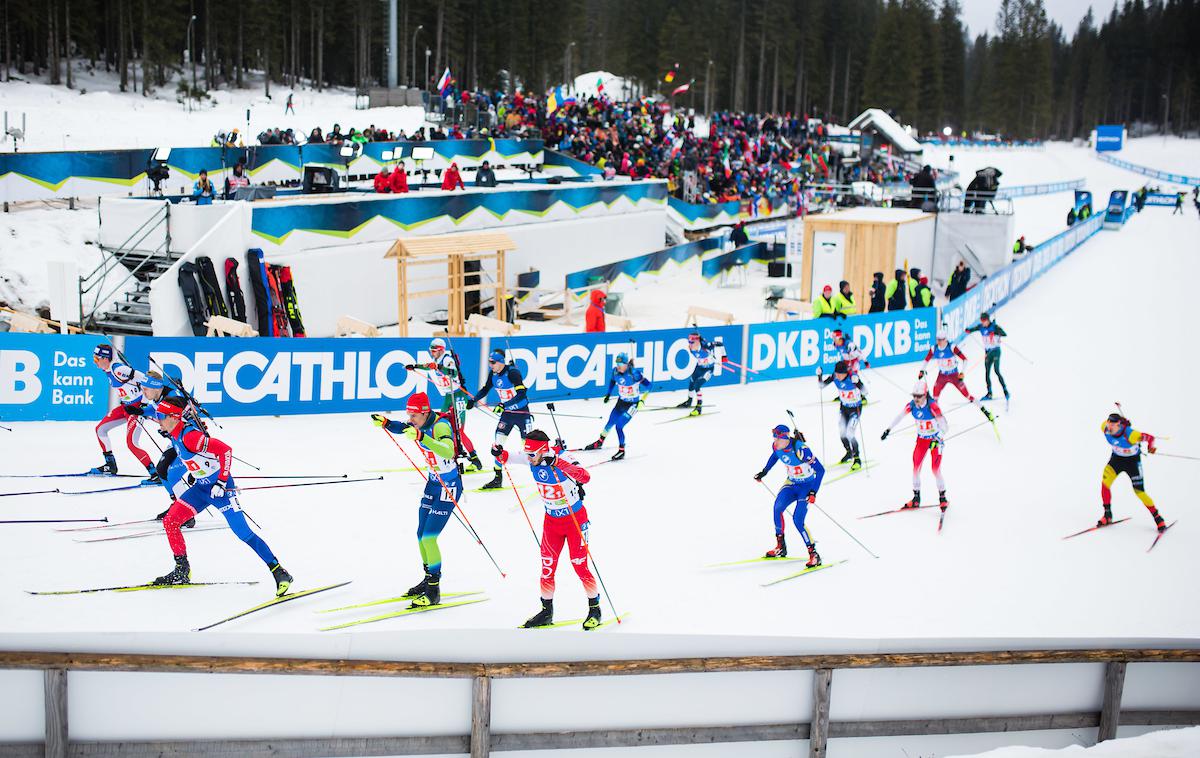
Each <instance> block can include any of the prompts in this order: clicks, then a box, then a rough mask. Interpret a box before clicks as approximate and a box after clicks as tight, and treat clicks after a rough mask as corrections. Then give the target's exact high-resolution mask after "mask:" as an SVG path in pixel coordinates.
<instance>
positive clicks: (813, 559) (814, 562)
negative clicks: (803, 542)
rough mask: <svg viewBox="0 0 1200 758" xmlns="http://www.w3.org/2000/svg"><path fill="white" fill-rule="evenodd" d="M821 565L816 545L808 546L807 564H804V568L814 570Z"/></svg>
mask: <svg viewBox="0 0 1200 758" xmlns="http://www.w3.org/2000/svg"><path fill="white" fill-rule="evenodd" d="M820 565H821V554H820V553H818V552H817V546H816V545H809V546H808V562H807V563H805V564H804V566H805V568H816V567H817V566H820Z"/></svg>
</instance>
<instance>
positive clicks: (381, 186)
mask: <svg viewBox="0 0 1200 758" xmlns="http://www.w3.org/2000/svg"><path fill="white" fill-rule="evenodd" d="M375 191H376V192H391V191H392V172H391V171H388V167H387V164H386V163H385V164H383V166H382V167H381V168H380V169H379V173H378V174H376V175H375Z"/></svg>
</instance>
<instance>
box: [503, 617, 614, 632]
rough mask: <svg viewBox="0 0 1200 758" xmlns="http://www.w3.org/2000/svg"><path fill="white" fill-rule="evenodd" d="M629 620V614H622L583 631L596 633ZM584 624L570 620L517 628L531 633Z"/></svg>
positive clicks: (580, 621) (581, 620) (580, 620)
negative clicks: (610, 625)
mask: <svg viewBox="0 0 1200 758" xmlns="http://www.w3.org/2000/svg"><path fill="white" fill-rule="evenodd" d="M627 618H629V614H628V613H622V614H621V615H620V616H616V617H614V618H610V619H607V620H605V621H601V622H600V623H599V624H596V625H595V626H593V627H592V628H591V629H584V630H583V631H585V632H594V631H596V630H597V629H603V628H604V627H606V626H608V625H609V624H616V623H618V622H623V621H625V619H627ZM583 622H584V619H568V620H566V621H554V622H552V623H549V624H542V625H541V626H518V627H517V628H518V629H529V630H531V631H537V630H538V629H560V628H562V627H566V626H576V625H579V626H582V625H583Z"/></svg>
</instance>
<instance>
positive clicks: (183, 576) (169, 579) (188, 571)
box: [151, 555, 192, 586]
mask: <svg viewBox="0 0 1200 758" xmlns="http://www.w3.org/2000/svg"><path fill="white" fill-rule="evenodd" d="M191 581H192V567H191V566H189V565H188V559H187V556H186V555H177V556H175V568H174V569H172V570H171V572H170V573H168V574H163V575H162V576H160V577H158V578H157V579H155V580H154V581H153V582H151V584H153V585H155V586H162V585H165V584H188V583H190V582H191Z"/></svg>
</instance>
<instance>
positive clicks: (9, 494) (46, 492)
mask: <svg viewBox="0 0 1200 758" xmlns="http://www.w3.org/2000/svg"><path fill="white" fill-rule="evenodd" d="M55 492H62V490H58V489H55V490H35V491H33V492H5V493H4V494H2V495H0V497H19V496H20V495H49V494H52V493H55Z"/></svg>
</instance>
